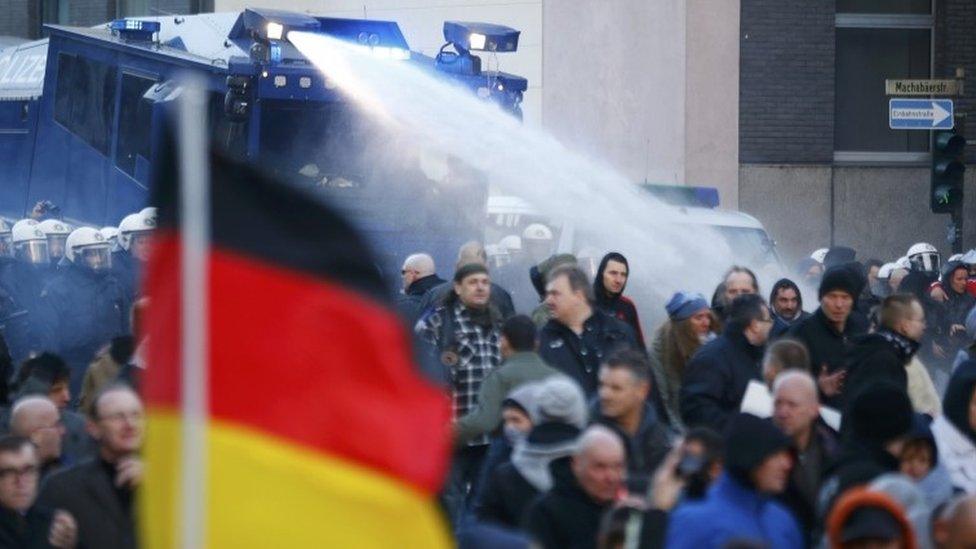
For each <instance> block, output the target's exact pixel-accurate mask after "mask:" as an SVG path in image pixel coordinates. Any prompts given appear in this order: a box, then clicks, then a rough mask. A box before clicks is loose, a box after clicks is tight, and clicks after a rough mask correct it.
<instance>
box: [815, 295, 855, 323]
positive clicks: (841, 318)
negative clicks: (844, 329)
mask: <svg viewBox="0 0 976 549" xmlns="http://www.w3.org/2000/svg"><path fill="white" fill-rule="evenodd" d="M820 307H821V308H823V312H824V314H825V315H826V316H827V320H829V321H831V322H835V323H841V322H847V317H848V316H850V314H851V309H852V308H854V298H853V297H851V294H849V293H847V292H843V291H840V290H831V291H829V292H827V293H825V294H824V296H823V298H821V299H820Z"/></svg>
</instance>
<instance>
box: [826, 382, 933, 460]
mask: <svg viewBox="0 0 976 549" xmlns="http://www.w3.org/2000/svg"><path fill="white" fill-rule="evenodd" d="M852 396H853V400H852V401H851V403H850V405H849V406H848V408H847V413H845V414H844V423H845V424H846V423H847V422H850V425H849V426H848V425H844V428H843V431H845V432H848V433H849V434H850V435H851V436H853V437H855V438H856V439H860V440H864V441H866V442H869V443H873V445H883V444H885V443H887V442H889V441H891V440H894V439H896V438H898V437H900V436H904V435H907V434H908V433H909V432H911V430H912V427H913V426H914V423H915V412H914V411H913V410H912V401H911V400H909V398H908V394H907V393H906V392H905V390H904V389H902V388H900V387H898V386H897V385H895V384H893V383H890V382H887V381H883V382H880V383H874V384H871V385H868V386H866V387H864V388H863V389H861V391H859V392H858V393H857V394H855V395H852ZM847 427H849V429H848V428H847Z"/></svg>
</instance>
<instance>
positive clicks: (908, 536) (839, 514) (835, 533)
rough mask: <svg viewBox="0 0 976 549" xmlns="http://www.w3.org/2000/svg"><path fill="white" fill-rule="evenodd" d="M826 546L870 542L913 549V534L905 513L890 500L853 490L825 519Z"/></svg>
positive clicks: (914, 546) (867, 490) (862, 490)
mask: <svg viewBox="0 0 976 549" xmlns="http://www.w3.org/2000/svg"><path fill="white" fill-rule="evenodd" d="M827 540H828V542H829V546H830V547H833V548H837V549H846V548H848V547H863V546H865V545H862V544H864V543H867V542H870V541H873V542H875V543H878V542H880V543H881V544H882V545H871V546H872V547H899V548H901V549H915V548H916V547H918V545H917V544H916V542H915V534H914V532H913V531H912V524H911V522H909V521H908V518H907V517H906V516H905V511H904V510H903V509H902V508H901V506H900V505H899V504H898V502H896V501H895V500H894V499H893V498H892V497H891V496H889V495H887V494H884V493H882V492H876V491H873V490H869V489H867V488H863V487H858V488H853V489H851V490H850V491H848V492H847V493H845V494H844V495H843V496H842V497H841V498H840V499H839V500H838V501H837V505H836V507H835V508H834V510H833V512H832V513H830V516H829V518H828V519H827Z"/></svg>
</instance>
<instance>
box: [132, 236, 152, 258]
mask: <svg viewBox="0 0 976 549" xmlns="http://www.w3.org/2000/svg"><path fill="white" fill-rule="evenodd" d="M129 238H130V241H129V253H130V254H132V257H134V258H136V259H138V260H139V261H141V262H143V263H145V262H146V261H149V254H150V252H151V251H152V234H151V233H137V234H133V235H132V236H131V237H129Z"/></svg>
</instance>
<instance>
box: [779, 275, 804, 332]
mask: <svg viewBox="0 0 976 549" xmlns="http://www.w3.org/2000/svg"><path fill="white" fill-rule="evenodd" d="M769 306H770V308H772V310H773V318H774V319H775V322H774V323H773V330H772V332H770V335H769V337H770V339H776V338H778V337H779V336H781V335H783V334H785V333H786V332H787V331H789V329H790V328H792V327H793V326H794V325H795V324H797V323H798V322H800V321H802V320H806V319H807V318H809V317H810V313H808V312H806V311H804V310H803V295H802V294H800V288H799V286H797V285H796V283H795V282H793V281H792V280H790V279H788V278H781V279H779V280H778V281H776V284H773V291H771V292H770V293H769Z"/></svg>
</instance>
